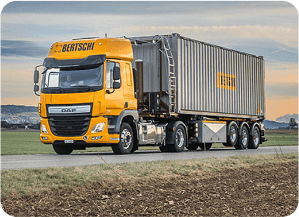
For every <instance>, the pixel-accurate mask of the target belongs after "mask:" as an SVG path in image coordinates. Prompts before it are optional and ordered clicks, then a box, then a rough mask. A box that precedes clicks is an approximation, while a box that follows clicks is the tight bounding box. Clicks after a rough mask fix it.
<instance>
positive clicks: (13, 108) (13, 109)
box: [1, 105, 37, 114]
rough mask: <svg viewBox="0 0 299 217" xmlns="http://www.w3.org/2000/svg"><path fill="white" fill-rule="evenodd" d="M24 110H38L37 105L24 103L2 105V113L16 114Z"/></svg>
mask: <svg viewBox="0 0 299 217" xmlns="http://www.w3.org/2000/svg"><path fill="white" fill-rule="evenodd" d="M22 112H37V107H36V106H24V105H1V114H16V113H22Z"/></svg>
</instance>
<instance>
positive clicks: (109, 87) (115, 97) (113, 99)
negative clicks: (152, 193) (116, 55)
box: [104, 61, 125, 115]
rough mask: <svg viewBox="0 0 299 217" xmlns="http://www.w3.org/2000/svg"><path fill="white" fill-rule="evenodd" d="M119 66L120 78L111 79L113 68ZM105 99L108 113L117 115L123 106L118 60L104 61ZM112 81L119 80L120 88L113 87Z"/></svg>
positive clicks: (122, 90) (122, 86) (122, 89)
mask: <svg viewBox="0 0 299 217" xmlns="http://www.w3.org/2000/svg"><path fill="white" fill-rule="evenodd" d="M114 67H119V68H120V72H121V73H120V75H121V76H120V79H119V80H117V81H116V80H113V68H114ZM105 69H106V70H105V79H104V80H105V89H106V92H105V101H106V110H107V114H108V115H119V114H120V113H121V112H122V111H123V110H124V108H125V98H124V85H123V83H124V82H123V77H124V76H123V73H122V68H121V65H120V63H119V62H116V61H106V64H105ZM113 82H119V83H120V88H117V89H114V88H113Z"/></svg>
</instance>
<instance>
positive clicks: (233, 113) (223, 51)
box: [129, 34, 265, 120]
mask: <svg viewBox="0 0 299 217" xmlns="http://www.w3.org/2000/svg"><path fill="white" fill-rule="evenodd" d="M161 37H163V38H164V40H165V39H167V41H168V42H169V49H170V50H171V53H172V56H173V61H174V73H175V78H176V82H175V86H176V87H175V89H176V92H175V106H174V112H176V113H178V114H194V115H204V116H219V117H234V118H250V119H259V120H263V119H264V118H265V103H264V102H265V84H264V81H265V78H264V76H265V72H264V59H263V57H261V56H255V55H252V54H248V53H244V52H239V51H236V50H232V49H228V48H224V47H220V46H216V45H212V44H209V43H205V42H201V41H198V40H194V39H190V38H186V37H182V36H180V35H179V34H172V35H166V36H145V37H134V38H129V39H130V40H131V43H132V48H133V56H134V60H133V62H132V64H133V67H135V66H136V63H135V62H136V60H139V59H141V60H143V78H144V79H143V91H144V92H145V93H150V92H160V91H162V92H164V93H166V94H164V95H163V96H162V97H161V100H163V102H165V103H166V104H167V105H169V96H168V95H169V92H170V90H169V71H168V65H169V63H168V59H167V55H168V54H167V53H166V52H165V51H163V50H164V49H163V48H162V43H159V41H160V42H161ZM160 74H161V75H162V78H160ZM160 79H161V81H160ZM160 87H162V88H160ZM164 110H165V109H164Z"/></svg>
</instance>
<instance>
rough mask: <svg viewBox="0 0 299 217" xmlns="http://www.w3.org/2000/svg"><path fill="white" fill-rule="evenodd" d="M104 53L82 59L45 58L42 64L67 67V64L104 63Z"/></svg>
mask: <svg viewBox="0 0 299 217" xmlns="http://www.w3.org/2000/svg"><path fill="white" fill-rule="evenodd" d="M105 60H106V55H105V54H102V55H90V56H88V57H85V58H82V59H64V60H58V59H55V58H45V60H44V66H45V67H46V68H58V67H69V66H88V65H97V64H101V63H104V62H105Z"/></svg>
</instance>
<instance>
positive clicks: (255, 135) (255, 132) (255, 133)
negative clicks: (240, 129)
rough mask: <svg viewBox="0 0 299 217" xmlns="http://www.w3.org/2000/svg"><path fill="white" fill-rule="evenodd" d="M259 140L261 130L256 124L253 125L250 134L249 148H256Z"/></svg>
mask: <svg viewBox="0 0 299 217" xmlns="http://www.w3.org/2000/svg"><path fill="white" fill-rule="evenodd" d="M260 141H261V131H260V128H259V127H258V126H257V125H253V128H252V135H251V136H250V143H249V145H248V148H249V149H257V148H258V147H259V145H260Z"/></svg>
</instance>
